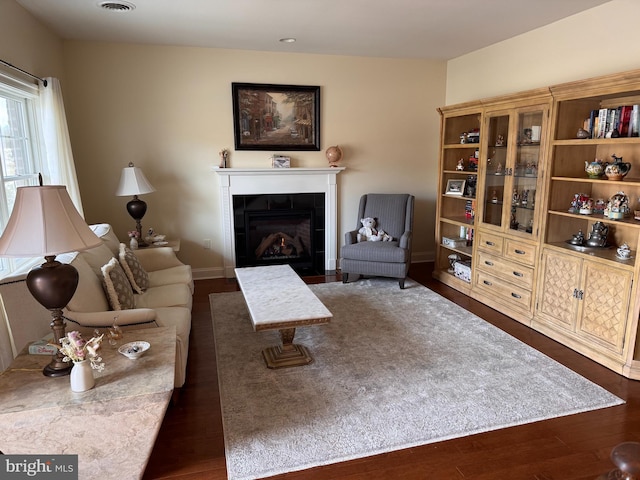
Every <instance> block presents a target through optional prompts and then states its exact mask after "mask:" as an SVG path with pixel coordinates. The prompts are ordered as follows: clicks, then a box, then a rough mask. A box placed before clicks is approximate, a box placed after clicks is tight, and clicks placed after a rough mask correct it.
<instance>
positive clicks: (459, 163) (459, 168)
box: [456, 158, 464, 171]
mask: <svg viewBox="0 0 640 480" xmlns="http://www.w3.org/2000/svg"><path fill="white" fill-rule="evenodd" d="M456 170H460V171H462V170H464V160H463V159H462V158H461V159H460V160H458V165H456Z"/></svg>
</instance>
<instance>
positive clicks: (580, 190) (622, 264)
mask: <svg viewBox="0 0 640 480" xmlns="http://www.w3.org/2000/svg"><path fill="white" fill-rule="evenodd" d="M634 106H635V108H634ZM619 107H620V108H619ZM622 107H626V108H622ZM603 112H604V113H603ZM626 112H631V113H628V114H627V113H626ZM440 113H441V115H442V123H441V142H442V145H441V151H440V170H439V175H440V181H439V191H438V203H437V212H436V215H437V224H436V235H437V237H436V241H437V243H438V246H437V253H436V269H435V272H434V276H435V277H436V278H438V279H440V280H442V281H443V282H445V283H447V284H449V285H450V286H452V287H454V288H457V289H458V290H460V291H462V292H463V293H465V294H467V295H469V296H471V297H473V298H475V299H477V300H480V301H481V302H483V303H485V304H486V305H489V306H490V307H493V308H495V309H497V310H499V311H500V312H502V313H505V314H507V315H509V316H510V317H512V318H514V319H515V320H518V321H520V322H523V323H525V324H527V325H530V326H531V327H532V328H534V329H535V330H538V331H540V332H542V333H544V334H546V335H548V336H549V337H551V338H553V339H555V340H557V341H558V342H560V343H563V344H565V345H567V346H569V347H571V348H573V349H575V350H576V351H579V352H580V353H582V354H584V355H585V356H587V357H589V358H591V359H593V360H595V361H597V362H599V363H601V364H602V365H605V366H606V367H608V368H610V369H612V370H614V371H616V372H618V373H620V374H622V375H625V376H627V377H629V378H634V379H640V339H639V338H638V319H639V317H640V290H639V289H638V280H639V279H640V261H638V259H637V256H638V251H639V250H640V220H636V218H635V217H636V216H637V217H638V218H639V219H640V70H637V71H632V72H625V73H621V74H615V75H608V76H604V77H599V78H594V79H587V80H582V81H576V82H570V83H565V84H562V85H555V86H551V87H548V88H541V89H537V90H533V91H529V92H523V93H519V94H514V95H508V96H504V97H496V98H490V99H484V100H479V101H477V102H471V103H467V104H462V105H455V106H448V107H445V108H442V109H441V110H440ZM625 115H628V117H627V118H628V119H629V120H628V122H625V121H624V119H625ZM596 118H597V124H598V126H599V127H600V128H601V130H602V133H601V134H600V133H598V132H597V129H596V128H594V125H595V123H596V120H595V119H596ZM620 119H622V121H621V120H620ZM534 127H536V128H534ZM537 127H540V128H539V129H538V128H537ZM475 128H479V129H480V131H481V135H480V149H479V162H478V171H477V172H475V173H473V175H475V177H476V178H477V182H476V190H477V204H476V209H475V218H474V219H473V220H472V221H471V220H469V219H467V218H465V217H464V207H465V205H466V202H465V199H464V197H462V196H458V197H457V198H455V196H453V195H447V194H446V189H447V184H448V183H449V180H460V179H466V177H467V176H468V175H470V174H471V172H467V171H459V170H457V169H456V166H457V164H458V161H459V160H460V159H461V158H462V159H467V158H468V157H469V156H471V155H474V153H475V149H476V148H477V145H476V144H461V143H460V134H461V133H462V132H465V131H469V130H470V129H475ZM579 129H580V131H579ZM583 130H586V131H587V133H586V134H585V132H584V131H583ZM538 131H539V132H540V134H539V135H538ZM592 131H595V132H596V133H590V132H592ZM614 155H615V156H616V157H622V159H623V162H625V163H626V162H628V163H630V165H631V169H630V172H629V173H628V174H627V176H626V177H624V178H623V179H616V180H612V179H608V178H606V177H600V178H590V177H589V176H588V175H587V172H586V170H585V164H586V163H591V162H593V161H594V160H595V159H600V160H602V161H603V162H612V161H613V159H612V156H614ZM534 164H535V165H536V168H535V169H532V168H531V166H532V165H534ZM527 190H528V191H529V193H528V196H526V199H527V201H526V203H525V204H524V205H523V202H522V199H523V195H522V193H521V192H524V191H527ZM532 191H535V194H534V195H533V199H532V200H533V202H531V197H530V196H531V192H532ZM618 192H623V193H624V194H625V195H626V196H627V198H628V201H629V211H628V213H627V214H626V216H624V217H623V218H619V219H614V216H612V215H609V213H608V211H604V212H603V211H602V210H603V207H604V206H606V205H607V203H608V202H609V200H610V199H611V197H612V196H613V195H614V194H617V193H618ZM576 194H582V195H583V196H585V197H588V198H590V199H591V203H592V208H593V209H594V210H592V211H589V210H588V209H587V210H586V211H582V212H581V211H579V210H575V209H574V208H573V205H572V202H573V200H574V196H575V195H576ZM635 211H638V215H634V212H635ZM597 222H601V224H600V223H597ZM596 224H598V225H603V226H604V227H605V228H606V229H607V230H608V233H607V243H606V245H603V246H599V247H595V248H594V247H593V246H592V245H590V244H587V243H584V244H582V245H574V243H575V241H573V242H571V241H572V240H573V239H574V237H579V236H580V235H579V233H580V232H581V233H582V235H583V236H584V238H585V239H587V240H588V239H589V236H590V234H591V233H592V232H593V231H594V225H596ZM461 227H470V228H473V234H474V235H473V236H474V241H473V245H472V246H471V247H468V246H466V245H465V246H463V247H446V246H443V238H445V237H449V236H455V237H457V236H459V235H458V234H459V231H460V229H461ZM623 244H626V245H627V246H628V247H629V248H630V250H631V256H630V257H629V258H620V257H619V256H618V255H617V248H618V247H620V246H622V245H623ZM451 254H456V255H459V256H460V257H462V258H463V259H465V260H467V262H469V261H471V283H470V284H469V283H466V282H462V281H461V280H459V279H457V278H455V277H454V276H453V275H452V274H451V273H449V272H448V270H449V255H451Z"/></svg>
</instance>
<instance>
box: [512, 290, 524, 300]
mask: <svg viewBox="0 0 640 480" xmlns="http://www.w3.org/2000/svg"><path fill="white" fill-rule="evenodd" d="M511 296H512V297H513V298H517V299H518V300H519V299H521V298H522V295H518V294H517V293H513V292H512V293H511Z"/></svg>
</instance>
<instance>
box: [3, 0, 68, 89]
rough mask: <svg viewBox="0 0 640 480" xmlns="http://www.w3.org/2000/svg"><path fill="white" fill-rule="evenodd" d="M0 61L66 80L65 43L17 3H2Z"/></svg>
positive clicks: (4, 1) (38, 74) (6, 0)
mask: <svg viewBox="0 0 640 480" xmlns="http://www.w3.org/2000/svg"><path fill="white" fill-rule="evenodd" d="M0 59H2V60H4V61H6V62H9V63H11V64H13V65H15V66H16V67H19V68H22V69H23V70H26V71H27V72H31V73H32V74H34V75H37V76H39V77H56V78H58V79H60V81H61V82H62V81H63V80H64V75H63V69H62V68H63V64H62V41H61V40H60V39H59V38H58V37H57V36H56V35H55V34H53V33H51V31H49V30H48V29H47V28H46V27H45V26H43V25H42V24H41V23H40V22H39V21H38V20H36V19H35V18H34V17H33V16H31V14H30V13H28V12H27V11H26V10H25V9H24V8H22V7H21V6H20V5H18V4H17V3H16V2H15V1H14V0H0ZM0 68H3V69H6V67H4V66H3V67H0ZM6 71H7V72H11V73H13V74H16V72H15V71H14V70H12V69H7V70H6ZM16 75H18V76H20V77H22V74H19V73H17V74H16ZM24 79H25V80H28V79H29V77H26V76H24Z"/></svg>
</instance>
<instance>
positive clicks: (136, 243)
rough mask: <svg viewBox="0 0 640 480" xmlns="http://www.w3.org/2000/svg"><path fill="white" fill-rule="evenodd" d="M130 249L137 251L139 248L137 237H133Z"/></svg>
mask: <svg viewBox="0 0 640 480" xmlns="http://www.w3.org/2000/svg"><path fill="white" fill-rule="evenodd" d="M129 248H131V250H135V249H136V248H138V239H137V238H136V237H131V241H130V242H129Z"/></svg>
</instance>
